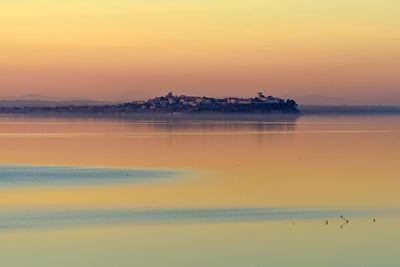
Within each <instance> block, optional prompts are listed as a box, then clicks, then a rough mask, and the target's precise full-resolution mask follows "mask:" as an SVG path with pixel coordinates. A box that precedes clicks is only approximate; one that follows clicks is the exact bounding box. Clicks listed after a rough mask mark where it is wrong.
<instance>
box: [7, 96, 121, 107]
mask: <svg viewBox="0 0 400 267" xmlns="http://www.w3.org/2000/svg"><path fill="white" fill-rule="evenodd" d="M115 103H116V102H115V101H97V100H91V99H85V98H61V97H54V96H47V95H41V94H27V95H22V96H7V97H0V106H1V107H24V106H25V107H26V106H29V107H55V106H69V105H74V106H84V105H92V106H94V105H106V104H115Z"/></svg>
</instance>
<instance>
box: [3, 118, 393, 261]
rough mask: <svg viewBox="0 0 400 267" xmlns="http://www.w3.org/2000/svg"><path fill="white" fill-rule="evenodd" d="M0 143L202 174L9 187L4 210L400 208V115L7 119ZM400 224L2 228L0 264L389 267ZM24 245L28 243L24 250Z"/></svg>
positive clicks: (29, 151) (39, 157)
mask: <svg viewBox="0 0 400 267" xmlns="http://www.w3.org/2000/svg"><path fill="white" fill-rule="evenodd" d="M0 147H1V153H0V162H1V163H2V164H28V165H68V166H99V167H124V168H126V167H129V168H149V169H174V170H176V169H178V170H179V169H183V170H189V171H193V172H194V173H193V174H191V175H187V176H185V177H181V178H179V179H177V180H173V181H170V182H168V183H160V184H140V185H129V186H128V185H127V186H97V187H60V188H23V187H19V188H7V189H6V188H3V189H1V190H0V208H1V209H2V210H26V209H28V210H41V209H43V210H45V209H60V210H62V209H91V208H93V209H120V208H129V209H146V208H161V209H162V208H166V209H167V208H169V209H174V208H189V209H190V208H219V207H221V208H224V207H265V206H267V207H268V206H271V207H274V206H333V207H335V206H341V207H353V206H364V207H378V208H381V207H382V208H387V207H399V204H400V198H399V197H398V192H399V174H400V168H399V163H400V162H399V157H398V151H399V148H400V117H396V116H393V117H390V116H376V117H300V118H299V119H297V120H286V121H285V120H283V121H282V120H275V121H255V122H251V121H248V120H246V121H231V120H219V121H197V120H195V121H149V120H142V121H138V120H109V119H107V120H106V119H69V118H24V117H7V116H6V117H1V119H0ZM293 220H295V218H294V219H293ZM397 224H398V219H396V218H380V219H378V222H377V223H376V224H374V223H372V221H371V218H364V219H355V220H352V221H351V223H350V224H349V225H346V227H345V229H340V227H339V225H340V219H337V220H336V221H333V222H331V223H330V224H329V227H324V224H323V221H320V220H314V221H296V222H295V224H292V221H285V222H268V223H267V222H264V223H261V222H260V223H257V222H254V223H231V224H226V223H224V224H211V223H210V224H199V225H197V224H190V225H186V224H169V225H151V226H146V225H141V226H137V225H133V226H132V225H131V226H129V225H128V226H109V227H106V226H104V227H88V226H85V227H78V228H68V229H43V230H24V231H2V232H1V233H0V237H1V238H2V240H4V242H2V244H3V245H0V250H1V251H4V252H6V253H7V254H8V255H9V256H7V257H2V259H0V262H2V263H3V264H6V265H7V266H11V265H16V266H18V265H31V264H32V263H33V265H37V266H43V265H49V266H51V265H58V266H71V265H80V266H99V265H104V266H113V265H115V266H132V264H134V263H135V264H137V265H141V266H148V265H153V266H154V265H156V266H160V265H171V266H176V265H181V266H188V265H191V266H196V265H197V266H204V265H214V266H234V265H236V266H246V265H250V266H254V265H265V264H268V263H270V264H272V265H277V264H278V265H304V266H313V265H318V266H321V265H331V266H337V265H339V264H348V265H363V266H366V265H371V266H374V265H375V266H376V264H380V263H381V262H382V260H385V263H387V264H386V265H387V266H391V265H392V266H395V265H396V264H397V263H399V262H400V261H399V260H397V259H396V254H395V253H394V250H395V247H396V244H395V243H396V240H398V238H399V237H400V236H399V234H400V231H398V230H397V227H396V225H397ZM343 242H346V243H343ZM382 242H384V245H383V246H382V245H379V244H382ZM5 244H7V245H5ZM20 248H24V249H25V251H24V255H23V256H22V257H19V258H18V257H16V256H17V255H18V254H19V253H20V251H19V250H20ZM61 251H66V252H65V253H70V256H69V257H67V256H66V254H65V253H64V252H61ZM350 251H351V252H350ZM288 254H290V255H291V257H288ZM38 255H41V257H42V260H40V258H38V257H37V256H38ZM201 255H202V256H201ZM338 255H341V256H340V257H339V256H338ZM30 263H31V264H30Z"/></svg>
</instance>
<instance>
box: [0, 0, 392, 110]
mask: <svg viewBox="0 0 400 267" xmlns="http://www.w3.org/2000/svg"><path fill="white" fill-rule="evenodd" d="M0 29H1V31H0V32H1V34H0V97H5V96H16V95H24V94H44V95H50V96H57V97H62V98H72V97H81V98H90V99H98V100H118V101H119V100H130V99H144V98H148V97H153V96H157V95H164V94H166V93H168V92H169V91H173V92H174V93H176V94H190V95H207V96H215V97H221V96H241V97H249V96H253V95H255V94H256V93H257V92H258V91H263V92H264V93H265V94H268V95H274V96H288V97H296V96H309V95H310V96H311V95H312V96H314V97H315V96H324V97H325V96H326V97H330V98H332V99H342V100H343V101H344V102H345V101H348V102H354V103H356V104H399V105H400V75H399V74H400V45H399V43H400V1H398V0H368V1H365V0H323V1H321V0H246V1H244V0H240V1H239V0H230V1H228V0H203V1H195V0H168V1H167V0H146V1H143V0H108V1H106V0H35V1H33V0H2V1H1V2H0ZM338 101H339V100H338Z"/></svg>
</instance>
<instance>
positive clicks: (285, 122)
mask: <svg viewBox="0 0 400 267" xmlns="http://www.w3.org/2000/svg"><path fill="white" fill-rule="evenodd" d="M296 121H297V117H286V118H279V117H276V118H274V117H273V116H272V117H271V116H269V117H265V116H264V117H263V116H253V117H249V116H243V117H237V116H221V117H218V118H212V119H210V118H208V119H206V118H203V117H197V118H191V119H185V120H182V119H181V120H177V119H176V118H175V119H170V120H145V121H137V120H135V121H134V122H133V123H132V124H130V123H128V125H131V126H130V127H134V128H136V127H138V126H139V124H140V127H144V128H145V129H146V130H145V132H147V131H148V132H154V131H156V132H159V133H165V134H191V133H192V134H235V133H238V134H240V133H242V134H257V133H259V134H263V133H274V132H276V133H282V132H289V131H295V130H296ZM132 130H133V129H132Z"/></svg>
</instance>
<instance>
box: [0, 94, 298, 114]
mask: <svg viewBox="0 0 400 267" xmlns="http://www.w3.org/2000/svg"><path fill="white" fill-rule="evenodd" d="M0 113H3V114H4V113H5V114H7V113H8V114H29V113H74V114H75V113H76V114H127V113H132V114H134V113H255V114H274V113H277V114H299V111H298V109H297V103H296V101H294V100H292V99H286V100H284V99H281V98H276V97H273V96H264V94H263V93H258V95H257V96H256V97H254V98H235V97H227V98H212V97H205V96H203V97H198V96H186V95H180V96H177V95H173V94H172V92H170V93H168V94H167V95H166V96H161V97H155V98H150V99H148V100H147V101H133V102H128V103H123V104H105V105H60V106H15V107H10V106H3V107H0Z"/></svg>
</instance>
